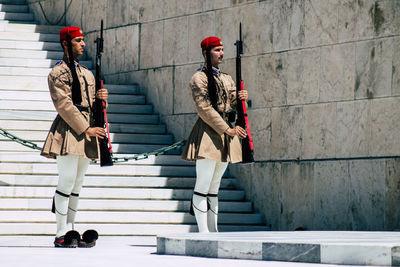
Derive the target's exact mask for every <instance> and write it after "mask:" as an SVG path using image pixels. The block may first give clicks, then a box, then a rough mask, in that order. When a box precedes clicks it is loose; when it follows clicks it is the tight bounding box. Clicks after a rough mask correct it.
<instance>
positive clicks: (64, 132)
mask: <svg viewBox="0 0 400 267" xmlns="http://www.w3.org/2000/svg"><path fill="white" fill-rule="evenodd" d="M66 60H67V59H66V58H64V60H62V61H60V62H59V63H57V64H56V66H54V68H53V69H52V71H51V72H50V74H49V76H48V84H49V90H50V95H51V99H52V100H53V104H54V107H55V108H56V110H57V113H58V115H57V117H56V118H55V120H54V121H53V124H52V125H51V128H50V131H49V133H48V135H47V138H46V141H45V143H44V146H43V149H42V152H41V155H42V156H45V157H47V158H56V156H58V155H67V154H73V155H79V156H83V157H86V158H90V159H98V155H99V150H98V143H97V138H96V137H89V136H87V135H86V134H85V133H84V131H85V130H86V129H87V128H88V127H89V126H90V116H91V115H90V114H89V112H87V111H79V110H78V108H77V107H76V106H75V105H74V104H73V102H72V91H71V89H72V74H71V71H70V69H69V68H68V65H67V63H66ZM76 72H77V75H78V78H79V82H80V85H81V95H82V102H81V103H79V105H80V106H83V107H93V104H94V100H95V91H96V89H95V78H94V76H93V74H92V73H91V71H89V70H88V69H87V68H86V67H84V66H82V65H79V63H76ZM86 89H87V91H86Z"/></svg>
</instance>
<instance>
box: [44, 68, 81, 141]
mask: <svg viewBox="0 0 400 267" xmlns="http://www.w3.org/2000/svg"><path fill="white" fill-rule="evenodd" d="M48 84H49V90H50V96H51V99H52V100H53V104H54V107H55V108H56V110H57V113H58V114H59V115H60V116H61V118H62V119H63V120H64V121H65V122H66V123H67V124H68V125H69V126H70V127H71V128H72V129H73V130H74V131H75V132H76V133H77V134H78V135H81V134H82V133H83V132H84V131H85V130H86V129H87V128H88V127H89V122H88V121H87V120H86V119H85V117H84V116H83V115H82V113H81V112H80V111H79V110H78V109H77V108H76V106H75V105H74V104H73V102H72V92H71V85H70V81H69V79H68V75H67V73H63V74H57V72H53V71H52V72H51V73H50V74H49V77H48Z"/></svg>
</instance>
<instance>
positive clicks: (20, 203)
mask: <svg viewBox="0 0 400 267" xmlns="http://www.w3.org/2000/svg"><path fill="white" fill-rule="evenodd" d="M53 193H54V190H53ZM51 204H52V198H6V197H3V198H0V210H46V211H50V209H51ZM189 207H190V201H189V200H140V199H123V200H121V199H85V198H83V199H80V200H79V210H80V211H164V212H165V211H181V212H182V211H183V212H188V211H189ZM218 209H219V211H220V212H222V213H235V212H239V213H251V212H252V203H251V202H249V201H219V207H218Z"/></svg>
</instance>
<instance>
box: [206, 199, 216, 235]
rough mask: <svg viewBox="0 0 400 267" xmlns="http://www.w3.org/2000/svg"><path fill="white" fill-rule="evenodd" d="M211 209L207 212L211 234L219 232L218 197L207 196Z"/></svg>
mask: <svg viewBox="0 0 400 267" xmlns="http://www.w3.org/2000/svg"><path fill="white" fill-rule="evenodd" d="M207 201H208V204H209V206H210V209H209V210H208V211H207V225H208V229H209V230H210V232H218V196H207Z"/></svg>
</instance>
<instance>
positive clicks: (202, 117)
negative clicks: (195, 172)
mask: <svg viewBox="0 0 400 267" xmlns="http://www.w3.org/2000/svg"><path fill="white" fill-rule="evenodd" d="M213 69H214V70H213V72H214V78H215V81H216V85H217V108H218V112H221V113H227V112H229V110H232V109H235V107H236V86H235V83H234V81H233V80H232V77H231V76H230V75H228V74H225V73H222V72H220V71H219V69H216V68H213ZM207 84H208V80H207V75H206V74H205V73H204V72H203V71H201V69H200V70H198V71H197V72H196V73H195V74H194V75H193V77H192V79H191V81H190V83H189V88H190V90H191V91H192V96H193V100H194V103H195V105H196V110H197V114H198V115H199V118H198V119H197V122H196V123H195V125H194V127H193V129H192V132H191V133H190V135H189V138H188V140H187V143H186V147H185V149H184V151H183V154H182V159H184V160H187V161H196V160H197V159H203V158H207V159H213V160H216V161H218V162H232V163H236V162H241V161H242V147H241V144H240V140H239V137H238V136H234V137H231V136H229V135H227V134H225V133H224V132H225V131H226V130H227V129H228V128H232V125H231V124H230V123H229V122H227V120H226V119H224V118H223V117H222V116H221V115H220V113H218V112H217V111H216V110H215V109H214V108H213V107H212V105H211V102H210V99H209V96H208V88H207Z"/></svg>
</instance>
